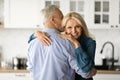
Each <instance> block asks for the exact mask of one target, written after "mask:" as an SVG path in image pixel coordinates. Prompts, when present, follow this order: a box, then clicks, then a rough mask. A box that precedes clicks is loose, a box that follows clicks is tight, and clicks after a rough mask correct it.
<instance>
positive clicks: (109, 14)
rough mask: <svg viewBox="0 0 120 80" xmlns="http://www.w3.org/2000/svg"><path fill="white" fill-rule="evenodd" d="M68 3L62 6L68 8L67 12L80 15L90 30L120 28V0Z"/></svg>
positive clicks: (77, 0)
mask: <svg viewBox="0 0 120 80" xmlns="http://www.w3.org/2000/svg"><path fill="white" fill-rule="evenodd" d="M68 3H69V4H68ZM68 3H67V5H65V4H66V3H63V4H62V5H64V6H66V7H65V8H68V9H66V12H70V11H75V12H78V13H80V14H81V15H82V16H83V18H84V20H85V22H86V23H87V25H88V28H89V29H119V28H120V0H69V2H68ZM61 10H62V11H63V13H64V10H63V9H62V8H61Z"/></svg>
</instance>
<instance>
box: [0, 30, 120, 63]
mask: <svg viewBox="0 0 120 80" xmlns="http://www.w3.org/2000/svg"><path fill="white" fill-rule="evenodd" d="M34 31H35V29H0V46H2V56H3V60H7V61H11V60H12V57H15V56H20V57H27V47H28V43H27V41H28V39H29V36H30V35H31V34H32V33H33V32H34ZM90 32H91V33H92V34H93V35H95V38H96V43H97V46H96V56H95V63H96V64H98V65H101V64H102V62H101V59H102V55H101V54H100V50H101V48H102V45H103V44H104V42H106V41H111V42H113V44H114V45H115V58H116V59H118V56H119V58H120V54H119V52H120V36H119V34H120V30H117V29H115V30H114V29H110V30H108V29H98V30H97V29H95V30H94V29H92V30H90ZM103 54H104V55H109V56H111V45H109V44H108V45H106V47H105V49H104V51H103ZM119 62H120V61H119ZM119 64H120V63H119Z"/></svg>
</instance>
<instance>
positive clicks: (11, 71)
mask: <svg viewBox="0 0 120 80" xmlns="http://www.w3.org/2000/svg"><path fill="white" fill-rule="evenodd" d="M0 73H29V71H28V70H25V69H23V70H13V69H3V68H0Z"/></svg>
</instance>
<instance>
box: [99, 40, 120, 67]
mask: <svg viewBox="0 0 120 80" xmlns="http://www.w3.org/2000/svg"><path fill="white" fill-rule="evenodd" d="M106 44H110V45H111V46H112V58H111V59H110V60H109V61H110V62H111V66H109V69H114V62H118V60H115V59H114V45H113V43H112V42H110V41H107V42H105V43H104V44H103V46H102V49H101V51H100V53H101V54H102V52H103V49H104V47H105V45H106Z"/></svg>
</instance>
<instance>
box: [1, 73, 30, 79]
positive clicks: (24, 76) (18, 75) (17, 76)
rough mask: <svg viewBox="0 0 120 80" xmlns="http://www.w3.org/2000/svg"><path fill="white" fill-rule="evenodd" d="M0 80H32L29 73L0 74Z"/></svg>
mask: <svg viewBox="0 0 120 80" xmlns="http://www.w3.org/2000/svg"><path fill="white" fill-rule="evenodd" d="M0 80H32V78H31V76H30V74H29V73H0Z"/></svg>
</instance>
